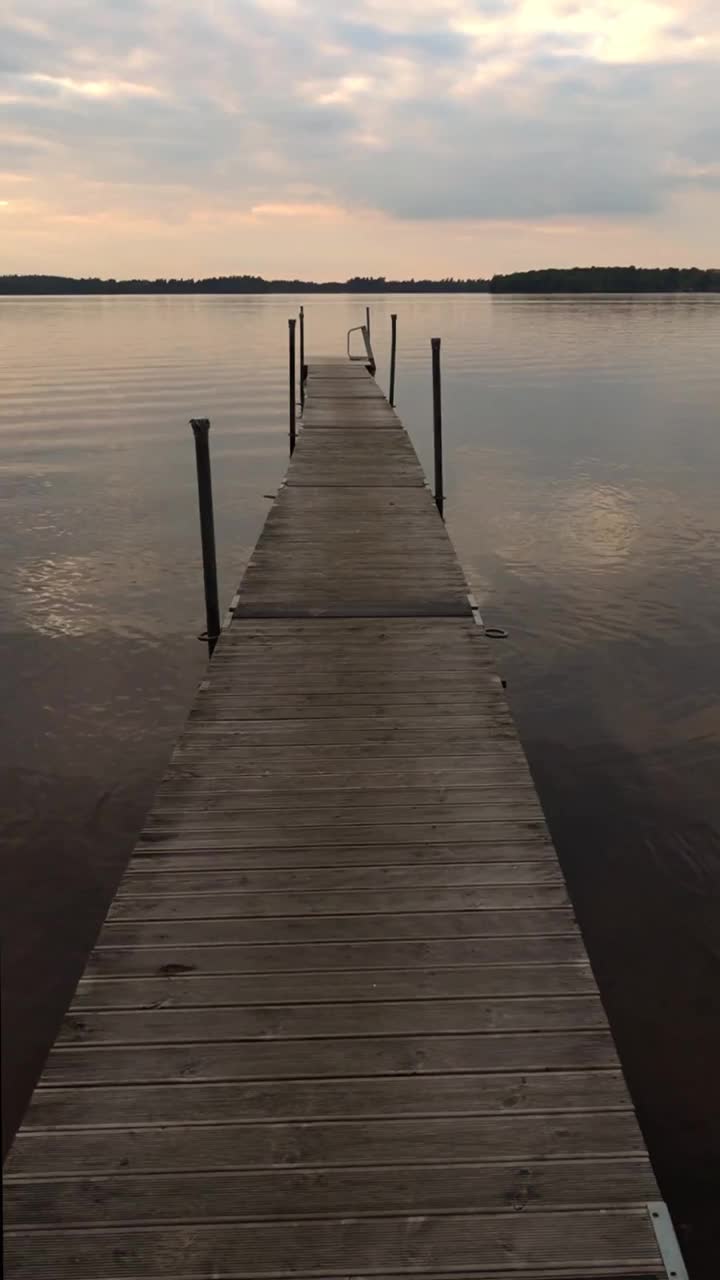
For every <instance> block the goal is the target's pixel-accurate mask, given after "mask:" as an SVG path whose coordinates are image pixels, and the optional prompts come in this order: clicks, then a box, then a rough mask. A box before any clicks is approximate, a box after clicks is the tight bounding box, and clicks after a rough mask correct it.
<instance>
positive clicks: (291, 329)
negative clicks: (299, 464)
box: [288, 320, 297, 457]
mask: <svg viewBox="0 0 720 1280" xmlns="http://www.w3.org/2000/svg"><path fill="white" fill-rule="evenodd" d="M296 323H297V321H295V320H288V347H289V364H290V367H289V381H290V402H289V408H290V456H291V457H292V455H293V453H294V452H295V325H296Z"/></svg>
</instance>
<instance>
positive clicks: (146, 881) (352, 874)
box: [116, 858, 563, 899]
mask: <svg viewBox="0 0 720 1280" xmlns="http://www.w3.org/2000/svg"><path fill="white" fill-rule="evenodd" d="M169 876H171V877H172V879H169V878H168V877H169ZM562 883H563V881H562V876H561V874H560V868H559V867H558V865H557V863H556V862H555V861H554V860H550V859H547V858H545V859H543V860H540V861H533V862H478V863H476V862H466V863H462V862H460V863H452V864H450V865H448V864H447V863H443V862H439V863H435V864H425V865H422V866H415V865H410V866H401V867H397V866H394V867H393V866H389V867H386V866H370V867H336V866H329V867H307V868H306V867H303V868H302V869H293V868H287V867H285V868H281V867H275V868H273V869H272V870H269V869H268V870H263V871H256V870H248V869H246V868H244V867H243V866H242V861H240V863H239V865H238V866H237V868H236V869H233V870H226V871H218V870H216V869H208V868H206V867H204V868H198V869H196V870H193V871H190V870H188V869H187V868H182V870H180V869H178V867H177V865H176V866H173V867H172V869H170V868H168V867H163V868H162V869H160V870H158V869H157V867H156V865H155V863H154V862H153V863H152V865H151V868H146V869H145V870H144V871H143V870H142V868H141V869H139V870H138V869H137V867H136V866H135V865H134V864H133V867H132V868H131V869H130V870H128V872H127V873H126V875H125V876H124V878H123V880H122V881H121V884H120V887H119V889H118V892H117V895H116V898H117V899H125V898H128V897H132V898H138V897H141V896H147V895H151V896H154V895H158V894H162V895H163V896H170V895H172V896H176V895H178V894H180V895H194V896H196V897H197V896H198V895H205V894H220V893H238V892H250V893H257V892H263V891H264V890H271V891H277V890H278V889H280V890H282V891H283V892H287V891H288V890H290V891H297V890H300V891H303V892H306V893H318V892H328V891H331V892H332V891H334V892H337V891H343V890H345V889H370V890H382V889H398V888H400V889H409V888H413V889H420V888H433V887H435V888H444V889H446V888H450V887H459V886H461V885H471V886H477V885H506V886H518V885H520V886H530V885H546V884H550V885H557V884H560V885H562Z"/></svg>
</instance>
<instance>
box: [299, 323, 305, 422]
mask: <svg viewBox="0 0 720 1280" xmlns="http://www.w3.org/2000/svg"><path fill="white" fill-rule="evenodd" d="M300 404H301V406H302V408H303V409H304V408H305V308H304V307H301V308H300Z"/></svg>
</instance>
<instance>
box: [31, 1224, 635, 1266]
mask: <svg viewBox="0 0 720 1280" xmlns="http://www.w3.org/2000/svg"><path fill="white" fill-rule="evenodd" d="M6 1250H7V1252H6V1266H8V1267H9V1268H10V1275H11V1276H12V1277H13V1280H44V1278H45V1277H52V1280H76V1278H77V1277H78V1276H79V1275H88V1276H93V1277H95V1276H97V1275H102V1278H103V1280H136V1277H137V1276H139V1275H142V1276H146V1277H148V1278H149V1280H158V1278H159V1277H168V1276H169V1277H173V1280H178V1277H180V1276H182V1277H183V1280H254V1278H255V1277H273V1278H275V1277H290V1276H316V1277H319V1276H327V1277H329V1278H331V1280H336V1278H337V1275H338V1271H337V1265H338V1264H337V1260H338V1258H342V1259H343V1262H344V1270H343V1273H342V1274H343V1275H350V1274H351V1275H353V1276H363V1275H367V1276H373V1277H375V1280H390V1278H391V1276H400V1275H417V1274H418V1269H419V1267H422V1273H421V1274H423V1275H424V1276H427V1277H428V1280H442V1278H443V1277H452V1276H453V1275H454V1276H457V1274H458V1273H459V1272H460V1273H464V1274H466V1275H473V1276H476V1275H477V1274H478V1271H477V1259H478V1258H482V1265H483V1273H484V1274H485V1275H487V1276H489V1277H500V1276H501V1275H502V1276H505V1275H507V1274H508V1258H510V1259H511V1260H512V1265H513V1268H514V1271H515V1273H516V1274H517V1273H518V1272H519V1273H520V1274H522V1271H523V1270H525V1271H526V1272H527V1273H528V1274H531V1275H532V1276H533V1277H537V1278H539V1280H542V1277H547V1276H548V1275H549V1276H557V1274H558V1272H557V1270H556V1265H557V1264H556V1261H555V1260H556V1259H557V1258H558V1257H561V1258H562V1259H563V1261H564V1263H565V1272H566V1275H568V1276H570V1277H572V1276H573V1275H574V1274H577V1275H581V1276H582V1277H583V1280H586V1278H587V1280H590V1277H596V1276H608V1275H610V1276H612V1275H613V1274H615V1275H623V1274H624V1275H626V1276H627V1275H637V1274H639V1272H640V1271H642V1272H643V1273H644V1274H646V1275H657V1268H658V1264H659V1255H658V1251H657V1246H656V1244H655V1237H654V1235H653V1231H652V1227H651V1225H650V1219H649V1217H648V1214H647V1211H646V1210H640V1209H630V1210H625V1211H621V1210H618V1211H606V1210H601V1211H597V1210H595V1211H585V1210H583V1211H577V1212H575V1213H572V1214H568V1213H564V1212H561V1213H550V1212H546V1213H533V1214H524V1213H516V1214H508V1213H503V1214H497V1215H493V1214H491V1213H487V1214H483V1213H478V1212H473V1213H470V1214H465V1215H455V1214H450V1215H442V1214H439V1215H431V1216H429V1217H428V1218H427V1219H424V1220H422V1221H421V1222H418V1221H417V1220H416V1219H415V1218H405V1217H394V1218H391V1217H382V1218H362V1217H361V1218H357V1219H352V1218H350V1219H345V1218H343V1219H330V1220H323V1219H319V1220H317V1221H311V1222H306V1221H299V1222H281V1221H278V1222H273V1223H253V1224H235V1223H234V1224H227V1223H220V1224H217V1225H210V1226H201V1225H198V1224H193V1225H192V1226H191V1227H186V1226H184V1225H182V1226H176V1227H157V1228H155V1229H151V1228H147V1227H146V1228H141V1229H138V1230H135V1231H132V1232H125V1231H123V1230H122V1229H115V1230H113V1229H105V1230H103V1229H101V1228H99V1229H97V1230H96V1231H94V1232H92V1233H88V1232H87V1231H78V1232H73V1231H67V1232H58V1233H55V1232H52V1231H48V1232H43V1233H41V1234H40V1235H39V1236H37V1237H36V1238H35V1247H34V1250H33V1253H32V1255H31V1254H30V1253H29V1252H28V1239H27V1236H26V1235H25V1234H24V1233H23V1232H11V1233H8V1236H7V1241H6ZM379 1258H380V1259H381V1260H382V1264H383V1269H382V1271H379V1269H378V1259H379ZM33 1259H34V1261H33ZM298 1259H302V1264H301V1265H302V1270H301V1271H298V1266H297V1263H298ZM614 1259H622V1260H623V1265H624V1273H623V1272H621V1271H618V1270H617V1269H615V1271H614V1273H613V1270H612V1267H613V1260H614ZM570 1268H574V1271H573V1270H571V1269H570Z"/></svg>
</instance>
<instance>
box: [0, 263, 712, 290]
mask: <svg viewBox="0 0 720 1280" xmlns="http://www.w3.org/2000/svg"><path fill="white" fill-rule="evenodd" d="M488 292H489V293H713V292H720V270H716V269H714V268H711V269H702V268H699V267H568V268H564V267H563V268H555V267H551V268H543V269H540V270H536V271H514V272H511V273H509V274H507V275H494V276H493V277H492V278H491V279H489V280H485V279H481V278H478V279H472V278H468V279H456V278H455V277H447V278H446V279H442V280H415V279H411V280H387V279H386V278H385V277H384V276H352V277H350V279H348V280H343V281H339V280H338V281H335V280H331V281H324V282H318V281H316V280H265V279H264V277H263V276H250V275H243V276H210V277H207V278H205V279H198V280H195V279H192V278H188V279H184V278H183V279H167V278H165V277H162V278H158V279H156V280H141V279H132V280H116V279H114V278H110V279H107V280H105V279H101V278H100V277H98V276H89V277H82V278H75V277H72V276H55V275H4V276H0V295H4V296H23V297H27V296H32V295H47V294H194V293H197V294H208V293H209V294H213V293H215V294H233V293H247V294H272V293H303V294H307V293H321V294H322V293H363V294H367V293H488Z"/></svg>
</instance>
